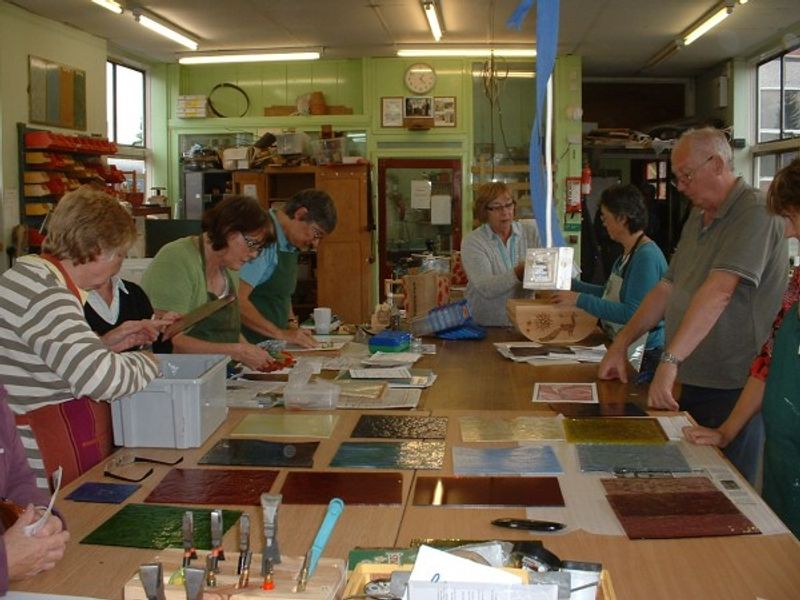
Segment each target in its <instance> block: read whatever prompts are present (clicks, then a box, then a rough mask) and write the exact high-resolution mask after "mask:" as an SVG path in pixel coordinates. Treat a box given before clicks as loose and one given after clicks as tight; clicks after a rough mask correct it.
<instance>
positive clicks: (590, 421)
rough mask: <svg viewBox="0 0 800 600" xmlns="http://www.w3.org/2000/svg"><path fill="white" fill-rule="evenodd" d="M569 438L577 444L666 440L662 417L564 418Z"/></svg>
mask: <svg viewBox="0 0 800 600" xmlns="http://www.w3.org/2000/svg"><path fill="white" fill-rule="evenodd" d="M564 432H565V433H566V436H567V441H568V442H570V443H573V444H665V443H666V442H667V436H666V434H665V433H664V430H663V429H662V428H661V425H660V424H659V422H658V419H639V418H612V417H592V418H587V419H564Z"/></svg>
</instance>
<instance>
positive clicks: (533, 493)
mask: <svg viewBox="0 0 800 600" xmlns="http://www.w3.org/2000/svg"><path fill="white" fill-rule="evenodd" d="M414 504H415V505H417V506H439V505H445V504H447V505H458V506H564V496H563V495H562V494H561V486H560V485H559V483H558V478H556V477H418V478H417V483H416V485H415V486H414Z"/></svg>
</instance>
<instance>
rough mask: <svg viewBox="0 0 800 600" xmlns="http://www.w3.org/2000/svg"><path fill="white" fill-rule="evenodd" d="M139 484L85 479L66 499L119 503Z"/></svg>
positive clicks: (137, 487)
mask: <svg viewBox="0 0 800 600" xmlns="http://www.w3.org/2000/svg"><path fill="white" fill-rule="evenodd" d="M140 487H142V486H141V485H139V484H138V483H99V482H95V481H87V482H86V483H84V484H82V485H80V486H79V487H77V488H75V489H74V490H73V491H72V493H71V494H70V495H69V496H67V497H66V499H67V500H74V501H75V502H101V503H104V504H119V503H121V502H124V501H125V500H127V499H128V497H129V496H130V495H131V494H133V493H134V492H135V491H136V490H138V489H139V488H140Z"/></svg>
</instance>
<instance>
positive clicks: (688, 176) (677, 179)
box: [670, 154, 714, 187]
mask: <svg viewBox="0 0 800 600" xmlns="http://www.w3.org/2000/svg"><path fill="white" fill-rule="evenodd" d="M713 158H714V155H713V154H712V155H711V156H709V157H708V158H707V159H705V160H704V161H703V162H701V163H700V164H699V165H697V166H696V167H695V168H694V169H689V170H688V171H686V173H684V174H682V175H678V174H677V173H673V174H672V178H671V179H670V183H672V185H674V186H675V187H678V185H679V184H681V183H682V184H683V185H689V184H690V183H692V181H693V180H694V176H695V174H696V173H697V172H698V171H699V170H700V169H702V168H703V167H704V166H706V165H707V164H708V163H710V162H711V160H712V159H713Z"/></svg>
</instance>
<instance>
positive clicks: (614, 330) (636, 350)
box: [600, 234, 650, 371]
mask: <svg viewBox="0 0 800 600" xmlns="http://www.w3.org/2000/svg"><path fill="white" fill-rule="evenodd" d="M643 237H644V234H641V235H640V236H639V237H638V238H637V240H636V243H635V244H634V245H633V248H631V252H630V254H628V259H627V260H626V261H625V264H624V265H623V266H622V273H614V272H612V273H611V275H610V277H609V278H608V281H607V282H606V287H605V289H604V290H603V299H604V300H609V301H611V302H621V299H620V292H621V291H622V282H623V281H625V274H626V273H627V272H628V266H630V264H631V260H633V254H634V252H636V249H637V248H638V247H639V243H640V242H641V241H642V238H643ZM600 325H601V326H602V328H603V331H605V332H606V335H607V336H608V337H609V338H611V339H612V340H613V339H614V338H615V337H616V336H617V334H618V333H619V332H620V331H621V330H622V328H623V327H625V323H612V322H611V321H606V320H605V319H600ZM649 334H650V332H649V331H648V332H647V333H645V334H644V335H642V337H640V338H639V339H638V340H636V341H635V342H634V343H633V344H631V345H630V346H628V360H629V361H630V363H631V365H633V368H634V369H636V370H637V371H638V370H639V369H640V368H641V366H642V357H643V356H644V346H645V342H646V341H647V336H648V335H649Z"/></svg>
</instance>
